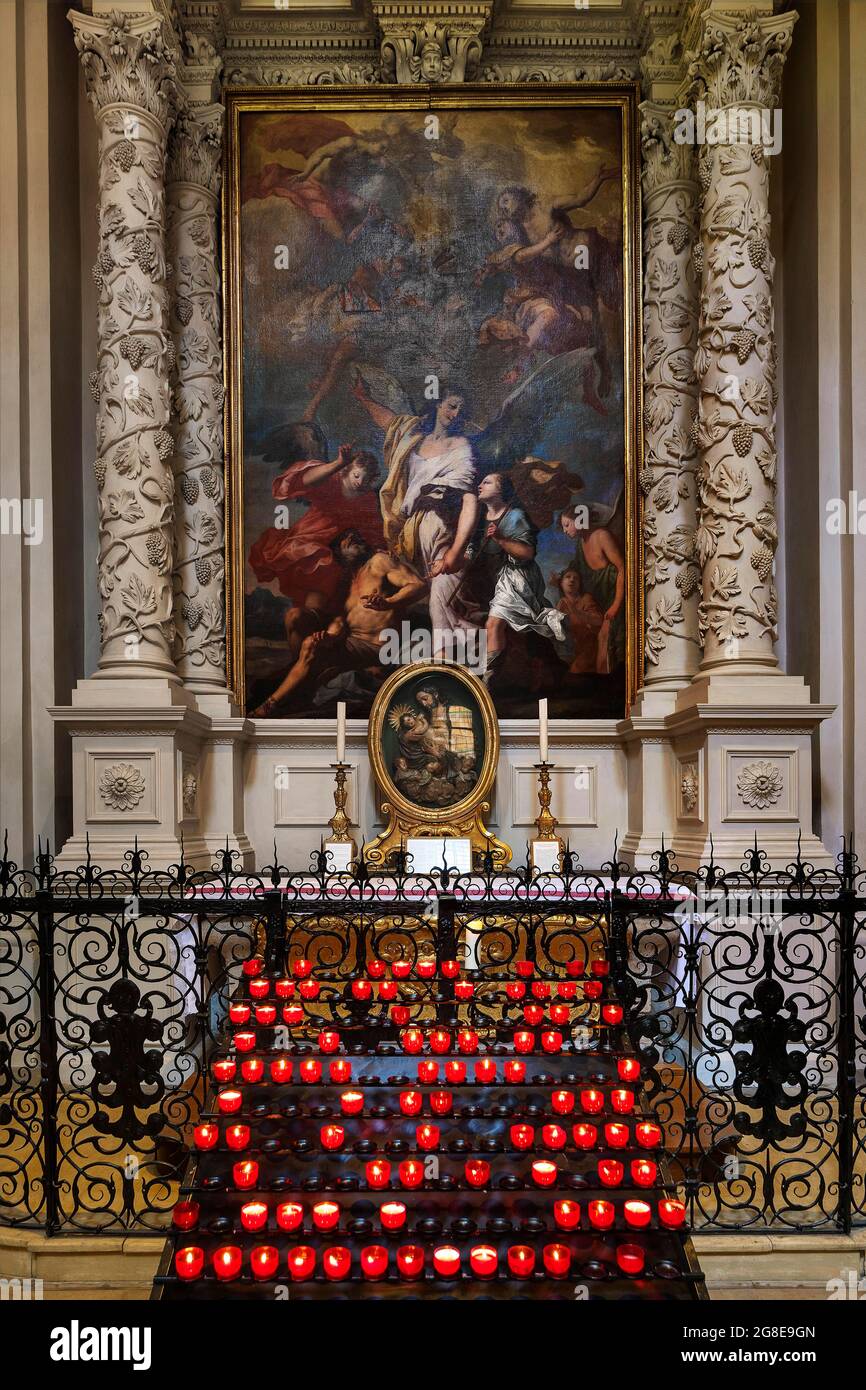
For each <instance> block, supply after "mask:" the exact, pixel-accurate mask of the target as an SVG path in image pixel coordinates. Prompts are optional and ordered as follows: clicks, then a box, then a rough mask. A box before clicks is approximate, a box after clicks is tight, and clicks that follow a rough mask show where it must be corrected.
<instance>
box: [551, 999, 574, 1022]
mask: <svg viewBox="0 0 866 1390" xmlns="http://www.w3.org/2000/svg"><path fill="white" fill-rule="evenodd" d="M549 1012H550V1021H551V1023H556V1024H557V1025H560V1024H564V1023H567V1022H568V1020H569V1018H570V1016H571V1009H570V1008H569V1007H568V1005H567V1004H551V1006H550V1011H549Z"/></svg>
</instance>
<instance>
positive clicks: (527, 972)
mask: <svg viewBox="0 0 866 1390" xmlns="http://www.w3.org/2000/svg"><path fill="white" fill-rule="evenodd" d="M517 973H518V975H519V976H520V978H521V979H522V980H531V979H532V976H533V975H534V974H535V966H534V965H533V964H532V961H531V960H519V961H518V962H517Z"/></svg>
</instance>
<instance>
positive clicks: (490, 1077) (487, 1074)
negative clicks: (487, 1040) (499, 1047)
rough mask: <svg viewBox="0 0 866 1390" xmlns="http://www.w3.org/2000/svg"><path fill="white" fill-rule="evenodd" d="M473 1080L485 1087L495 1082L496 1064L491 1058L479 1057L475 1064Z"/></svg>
mask: <svg viewBox="0 0 866 1390" xmlns="http://www.w3.org/2000/svg"><path fill="white" fill-rule="evenodd" d="M475 1080H476V1081H480V1082H481V1083H482V1085H485V1086H488V1085H490V1083H491V1082H492V1081H495V1080H496V1063H495V1062H494V1060H493V1058H492V1057H481V1058H479V1060H478V1061H477V1062H476V1063H475Z"/></svg>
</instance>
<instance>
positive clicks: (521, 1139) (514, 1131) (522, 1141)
mask: <svg viewBox="0 0 866 1390" xmlns="http://www.w3.org/2000/svg"><path fill="white" fill-rule="evenodd" d="M509 1135H510V1138H511V1147H512V1148H513V1149H520V1150H521V1151H523V1150H525V1149H531V1148H532V1146H533V1144H534V1143H535V1130H534V1129H533V1127H532V1125H525V1124H517V1125H512V1126H511V1129H510V1130H509Z"/></svg>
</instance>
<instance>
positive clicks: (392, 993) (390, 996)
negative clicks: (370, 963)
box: [378, 980, 397, 1004]
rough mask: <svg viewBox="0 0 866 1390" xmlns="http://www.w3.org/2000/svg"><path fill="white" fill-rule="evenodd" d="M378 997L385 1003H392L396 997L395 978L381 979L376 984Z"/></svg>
mask: <svg viewBox="0 0 866 1390" xmlns="http://www.w3.org/2000/svg"><path fill="white" fill-rule="evenodd" d="M378 991H379V998H380V999H381V1000H382V1001H383V1002H384V1003H386V1004H390V1003H392V1002H393V1001H394V1000H395V999H396V998H397V982H396V980H382V981H381V982H380V983H379V986H378Z"/></svg>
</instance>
